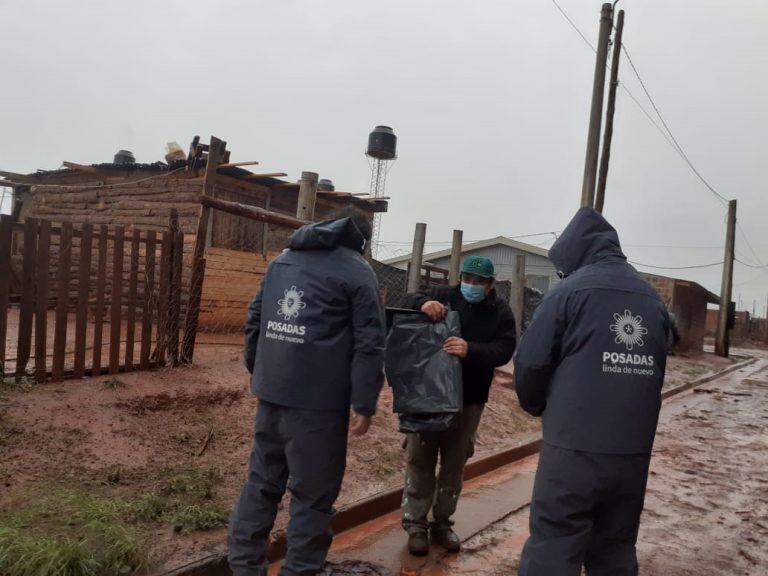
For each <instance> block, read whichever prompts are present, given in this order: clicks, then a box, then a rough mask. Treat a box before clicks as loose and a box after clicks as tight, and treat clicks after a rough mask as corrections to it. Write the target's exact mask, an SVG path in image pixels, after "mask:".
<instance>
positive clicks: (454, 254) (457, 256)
mask: <svg viewBox="0 0 768 576" xmlns="http://www.w3.org/2000/svg"><path fill="white" fill-rule="evenodd" d="M463 241H464V232H463V231H462V230H454V231H453V245H452V246H451V265H450V267H449V268H448V270H449V274H448V284H449V285H451V286H456V285H458V283H459V281H460V280H461V278H460V276H461V248H462V246H463Z"/></svg>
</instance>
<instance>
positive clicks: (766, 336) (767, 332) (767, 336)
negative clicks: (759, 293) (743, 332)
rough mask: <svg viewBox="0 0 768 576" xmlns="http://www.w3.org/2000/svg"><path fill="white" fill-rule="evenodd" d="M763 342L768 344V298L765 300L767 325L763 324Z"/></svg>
mask: <svg viewBox="0 0 768 576" xmlns="http://www.w3.org/2000/svg"><path fill="white" fill-rule="evenodd" d="M763 342H765V343H766V344H768V296H767V297H766V299H765V323H764V324H763Z"/></svg>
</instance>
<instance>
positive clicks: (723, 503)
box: [330, 353, 768, 576]
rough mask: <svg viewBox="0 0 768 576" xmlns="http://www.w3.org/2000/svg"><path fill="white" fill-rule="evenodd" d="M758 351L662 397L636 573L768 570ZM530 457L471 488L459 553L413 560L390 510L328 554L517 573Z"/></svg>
mask: <svg viewBox="0 0 768 576" xmlns="http://www.w3.org/2000/svg"><path fill="white" fill-rule="evenodd" d="M759 354H761V357H760V358H759V359H758V361H757V362H756V363H754V364H752V365H750V366H747V367H744V368H742V369H740V370H738V371H736V372H733V373H731V374H728V375H726V376H724V377H721V378H719V379H717V380H714V381H712V382H710V383H709V384H705V385H702V386H700V387H698V388H696V389H695V390H693V391H689V392H686V393H683V394H681V395H680V396H678V397H675V398H673V399H670V400H669V401H668V402H667V403H665V405H664V407H663V409H662V414H661V420H660V426H659V433H658V436H657V440H656V445H655V448H654V457H653V460H652V464H651V474H650V480H649V485H648V493H647V498H646V505H645V511H644V513H643V518H642V526H641V530H640V536H639V542H638V556H639V562H640V574H641V575H643V576H689V575H690V576H693V575H697V576H699V575H707V576H710V575H711V576H715V575H728V576H732V575H744V576H765V575H768V355H766V354H765V353H759ZM535 459H536V457H535V456H534V457H530V458H529V459H527V460H526V461H524V462H521V463H519V464H516V465H513V466H511V467H508V469H507V470H505V471H499V472H498V473H496V474H494V475H493V476H494V478H487V479H485V480H484V481H483V482H475V483H469V484H468V486H467V492H466V497H465V498H464V499H463V501H462V508H461V509H460V512H459V515H460V517H459V518H458V523H457V531H458V532H459V533H460V535H461V536H462V537H463V538H464V539H465V542H464V551H463V552H462V553H461V554H460V555H455V556H448V555H445V554H442V553H440V552H435V553H433V554H432V556H431V557H430V558H428V559H427V560H415V559H413V558H410V557H409V556H408V555H407V553H405V551H404V549H403V546H404V543H405V538H404V535H403V532H402V531H401V530H400V529H399V526H398V517H397V514H393V515H390V516H388V517H386V518H382V519H380V520H378V521H375V522H374V523H371V524H370V525H368V526H365V527H363V529H362V530H359V531H356V534H350V535H346V536H345V535H341V536H340V537H339V538H338V539H337V541H336V543H335V545H334V550H333V551H332V554H331V556H330V559H331V560H334V561H337V562H340V561H349V560H364V561H368V562H373V563H375V564H378V565H381V566H382V567H383V568H386V569H388V570H390V571H391V573H392V574H403V575H413V576H415V575H423V576H438V575H439V576H454V575H469V574H472V575H481V574H482V575H488V576H495V575H499V576H500V575H513V574H516V573H517V565H518V559H519V555H520V550H521V549H522V546H523V543H524V542H525V538H526V537H527V522H528V507H527V501H523V500H525V498H523V499H521V494H525V491H526V490H528V491H529V490H530V486H531V480H532V470H533V469H534V468H535ZM528 494H530V492H528ZM489 503H491V504H493V503H495V505H489ZM502 515H503V516H502ZM500 516H502V517H500Z"/></svg>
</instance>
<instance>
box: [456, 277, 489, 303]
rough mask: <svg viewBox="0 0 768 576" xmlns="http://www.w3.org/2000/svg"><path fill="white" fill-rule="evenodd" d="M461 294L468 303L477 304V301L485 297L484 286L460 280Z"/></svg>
mask: <svg viewBox="0 0 768 576" xmlns="http://www.w3.org/2000/svg"><path fill="white" fill-rule="evenodd" d="M461 295H462V296H464V300H466V301H467V302H469V303H470V304H477V303H478V302H482V301H483V299H484V298H485V286H482V285H478V284H469V283H468V282H462V283H461Z"/></svg>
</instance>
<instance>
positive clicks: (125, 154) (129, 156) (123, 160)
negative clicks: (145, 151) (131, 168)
mask: <svg viewBox="0 0 768 576" xmlns="http://www.w3.org/2000/svg"><path fill="white" fill-rule="evenodd" d="M115 164H136V158H134V157H133V152H131V151H130V150H118V151H117V154H115Z"/></svg>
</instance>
